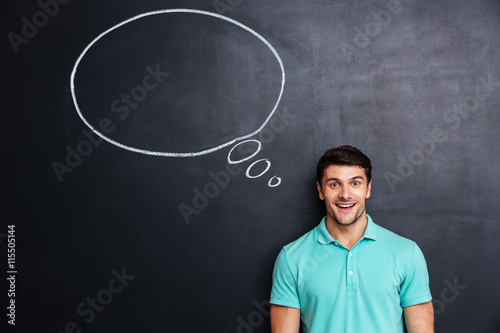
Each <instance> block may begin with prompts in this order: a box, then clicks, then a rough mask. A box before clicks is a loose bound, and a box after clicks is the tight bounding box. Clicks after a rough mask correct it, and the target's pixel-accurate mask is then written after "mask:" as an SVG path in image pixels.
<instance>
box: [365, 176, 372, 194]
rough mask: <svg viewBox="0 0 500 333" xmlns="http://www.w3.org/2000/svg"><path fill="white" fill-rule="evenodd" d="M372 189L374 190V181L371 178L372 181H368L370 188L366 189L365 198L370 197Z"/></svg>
mask: <svg viewBox="0 0 500 333" xmlns="http://www.w3.org/2000/svg"><path fill="white" fill-rule="evenodd" d="M371 190H372V181H371V180H370V182H369V183H368V188H367V189H366V195H365V199H368V198H369V197H370V195H371Z"/></svg>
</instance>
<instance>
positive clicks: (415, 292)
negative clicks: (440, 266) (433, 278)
mask: <svg viewBox="0 0 500 333" xmlns="http://www.w3.org/2000/svg"><path fill="white" fill-rule="evenodd" d="M406 267H407V268H406V274H405V278H404V280H403V283H402V284H401V290H400V293H399V296H400V299H401V306H402V307H406V306H410V305H416V304H421V303H426V302H429V301H430V300H432V296H431V291H430V289H429V273H428V272H427V264H426V262H425V258H424V254H423V253H422V251H421V250H420V248H419V247H418V246H417V244H415V243H414V245H413V253H412V255H411V258H409V261H408V264H407V266H406Z"/></svg>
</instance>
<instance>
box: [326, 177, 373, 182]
mask: <svg viewBox="0 0 500 333" xmlns="http://www.w3.org/2000/svg"><path fill="white" fill-rule="evenodd" d="M355 179H361V180H365V179H364V178H363V177H362V176H354V177H352V178H349V179H348V180H355ZM332 180H337V181H340V180H341V179H338V178H328V179H327V180H326V182H329V181H332Z"/></svg>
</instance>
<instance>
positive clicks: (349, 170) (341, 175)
mask: <svg viewBox="0 0 500 333" xmlns="http://www.w3.org/2000/svg"><path fill="white" fill-rule="evenodd" d="M355 177H362V178H363V179H364V180H366V173H365V170H364V169H363V168H362V167H360V166H359V165H336V164H332V165H329V166H328V167H327V168H326V169H325V173H324V175H323V181H326V180H328V179H332V178H335V179H339V180H349V179H352V178H355Z"/></svg>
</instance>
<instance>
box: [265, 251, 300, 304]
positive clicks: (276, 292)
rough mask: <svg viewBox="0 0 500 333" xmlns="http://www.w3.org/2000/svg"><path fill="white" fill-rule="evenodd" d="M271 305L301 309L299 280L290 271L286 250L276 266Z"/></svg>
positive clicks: (280, 254) (280, 255) (279, 256)
mask: <svg viewBox="0 0 500 333" xmlns="http://www.w3.org/2000/svg"><path fill="white" fill-rule="evenodd" d="M269 303H271V304H277V305H283V306H288V307H292V308H297V309H300V301H299V296H298V293H297V280H296V278H295V276H294V274H293V273H292V270H291V269H290V265H289V263H288V260H287V255H286V250H285V249H284V248H283V249H282V250H281V252H280V253H279V255H278V258H277V259H276V263H275V264H274V271H273V287H272V290H271V299H270V301H269Z"/></svg>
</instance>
